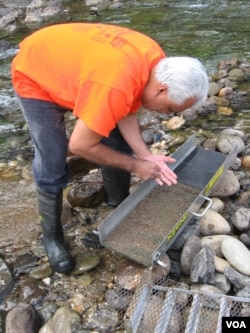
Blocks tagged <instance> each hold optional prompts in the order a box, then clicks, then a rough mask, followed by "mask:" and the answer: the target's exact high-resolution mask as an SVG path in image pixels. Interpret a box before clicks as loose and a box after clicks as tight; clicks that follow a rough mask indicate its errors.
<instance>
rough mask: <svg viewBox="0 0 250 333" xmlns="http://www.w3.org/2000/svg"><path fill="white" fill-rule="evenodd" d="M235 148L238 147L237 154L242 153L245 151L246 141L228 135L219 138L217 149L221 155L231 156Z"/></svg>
mask: <svg viewBox="0 0 250 333" xmlns="http://www.w3.org/2000/svg"><path fill="white" fill-rule="evenodd" d="M234 146H236V150H237V154H240V153H242V152H243V151H244V149H245V143H244V141H243V140H242V139H241V138H240V137H238V136H234V135H226V134H221V135H219V136H218V138H217V143H216V147H217V149H218V150H219V151H220V152H221V153H224V154H229V153H230V152H231V151H232V149H233V148H234Z"/></svg>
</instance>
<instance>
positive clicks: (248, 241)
mask: <svg viewBox="0 0 250 333" xmlns="http://www.w3.org/2000/svg"><path fill="white" fill-rule="evenodd" d="M240 241H241V242H242V243H243V244H244V245H246V246H247V247H249V246H250V231H248V232H243V233H242V234H241V235H240Z"/></svg>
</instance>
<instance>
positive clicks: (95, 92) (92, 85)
mask: <svg viewBox="0 0 250 333" xmlns="http://www.w3.org/2000/svg"><path fill="white" fill-rule="evenodd" d="M128 96H130V94H125V93H124V92H122V91H119V90H118V89H115V88H112V87H109V86H107V85H103V84H100V83H96V82H92V81H84V82H82V83H81V85H80V88H79V91H78V94H77V99H76V101H75V107H74V110H73V114H74V115H75V116H76V117H78V118H80V119H82V120H83V121H84V122H85V123H86V125H87V126H88V127H89V128H90V129H91V130H93V131H94V132H96V133H98V134H100V135H103V136H105V137H108V136H109V133H110V132H111V131H112V129H113V128H114V127H115V126H116V124H117V123H118V122H119V121H120V120H121V119H122V118H124V117H126V116H127V115H128V114H129V113H130V109H131V106H132V103H133V98H131V101H130V100H129V99H128Z"/></svg>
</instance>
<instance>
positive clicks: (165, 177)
mask: <svg viewBox="0 0 250 333" xmlns="http://www.w3.org/2000/svg"><path fill="white" fill-rule="evenodd" d="M145 160H147V161H151V162H154V163H155V164H156V165H158V166H159V168H160V170H159V176H158V177H157V178H155V180H156V182H157V183H158V184H159V185H163V184H164V183H165V184H167V185H169V186H171V185H173V184H176V183H177V175H176V174H175V173H174V172H173V170H171V169H170V168H169V167H168V166H167V164H166V163H174V162H175V159H174V158H172V157H169V156H164V155H158V154H151V155H149V156H147V157H145Z"/></svg>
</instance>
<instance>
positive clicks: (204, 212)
mask: <svg viewBox="0 0 250 333" xmlns="http://www.w3.org/2000/svg"><path fill="white" fill-rule="evenodd" d="M201 198H203V199H205V200H207V201H208V205H207V207H206V208H205V209H204V210H203V212H202V213H200V214H199V213H195V212H190V213H191V214H193V215H194V216H197V217H202V216H203V215H205V214H206V212H207V211H208V210H209V208H210V207H211V206H212V204H213V200H212V199H210V198H208V197H205V196H204V195H201Z"/></svg>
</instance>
